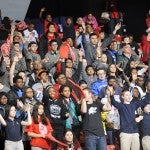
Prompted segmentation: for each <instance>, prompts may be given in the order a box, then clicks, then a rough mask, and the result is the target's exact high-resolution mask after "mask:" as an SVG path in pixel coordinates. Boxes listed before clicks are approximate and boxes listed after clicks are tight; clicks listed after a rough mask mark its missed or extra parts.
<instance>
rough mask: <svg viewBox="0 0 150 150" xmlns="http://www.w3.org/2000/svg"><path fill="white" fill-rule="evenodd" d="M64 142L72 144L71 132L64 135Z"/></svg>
mask: <svg viewBox="0 0 150 150" xmlns="http://www.w3.org/2000/svg"><path fill="white" fill-rule="evenodd" d="M65 140H66V142H67V143H70V144H71V143H73V133H72V132H71V131H67V132H66V134H65Z"/></svg>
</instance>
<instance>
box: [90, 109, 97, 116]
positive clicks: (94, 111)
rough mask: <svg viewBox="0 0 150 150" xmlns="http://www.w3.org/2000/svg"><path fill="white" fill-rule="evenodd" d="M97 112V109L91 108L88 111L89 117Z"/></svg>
mask: <svg viewBox="0 0 150 150" xmlns="http://www.w3.org/2000/svg"><path fill="white" fill-rule="evenodd" d="M96 112H97V107H91V108H90V109H89V111H88V113H89V115H93V114H95V113H96Z"/></svg>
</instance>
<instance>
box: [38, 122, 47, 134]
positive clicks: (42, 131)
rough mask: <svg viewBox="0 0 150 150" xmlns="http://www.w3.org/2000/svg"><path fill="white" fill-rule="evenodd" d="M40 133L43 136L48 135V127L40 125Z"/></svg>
mask: <svg viewBox="0 0 150 150" xmlns="http://www.w3.org/2000/svg"><path fill="white" fill-rule="evenodd" d="M39 132H40V133H41V134H43V135H45V134H47V128H46V125H44V124H42V123H39Z"/></svg>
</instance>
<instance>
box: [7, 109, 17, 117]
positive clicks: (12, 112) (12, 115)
mask: <svg viewBox="0 0 150 150" xmlns="http://www.w3.org/2000/svg"><path fill="white" fill-rule="evenodd" d="M15 116H16V108H15V107H14V106H11V108H10V111H9V117H11V118H14V117H15Z"/></svg>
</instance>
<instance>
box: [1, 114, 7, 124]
mask: <svg viewBox="0 0 150 150" xmlns="http://www.w3.org/2000/svg"><path fill="white" fill-rule="evenodd" d="M0 123H1V124H2V125H3V126H6V125H7V124H6V121H5V120H4V118H3V117H2V115H1V114H0Z"/></svg>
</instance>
